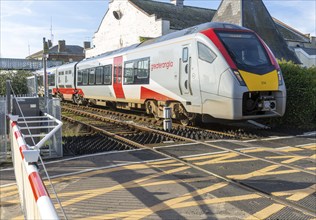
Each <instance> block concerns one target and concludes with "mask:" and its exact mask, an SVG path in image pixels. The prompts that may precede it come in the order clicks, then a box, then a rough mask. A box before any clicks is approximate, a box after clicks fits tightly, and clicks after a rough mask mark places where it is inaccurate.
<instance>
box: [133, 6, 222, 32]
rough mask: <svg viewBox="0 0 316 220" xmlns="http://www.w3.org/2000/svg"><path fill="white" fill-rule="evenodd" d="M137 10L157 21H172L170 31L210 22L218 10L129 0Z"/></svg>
mask: <svg viewBox="0 0 316 220" xmlns="http://www.w3.org/2000/svg"><path fill="white" fill-rule="evenodd" d="M129 2H131V3H132V4H133V5H135V6H136V7H137V8H139V9H141V10H142V11H143V12H145V13H146V14H148V15H153V16H156V18H157V19H163V20H168V21H170V29H173V30H182V29H185V28H188V27H192V26H195V25H198V24H202V23H206V22H210V21H211V20H212V18H213V16H214V14H215V13H216V10H213V9H206V8H198V7H193V6H185V5H184V6H176V5H174V4H172V3H166V2H157V1H151V0H129Z"/></svg>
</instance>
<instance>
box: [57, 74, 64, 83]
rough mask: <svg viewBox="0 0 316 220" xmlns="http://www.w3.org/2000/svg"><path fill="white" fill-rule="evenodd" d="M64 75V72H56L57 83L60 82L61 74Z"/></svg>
mask: <svg viewBox="0 0 316 220" xmlns="http://www.w3.org/2000/svg"><path fill="white" fill-rule="evenodd" d="M62 75H64V72H58V84H60V83H61V76H62Z"/></svg>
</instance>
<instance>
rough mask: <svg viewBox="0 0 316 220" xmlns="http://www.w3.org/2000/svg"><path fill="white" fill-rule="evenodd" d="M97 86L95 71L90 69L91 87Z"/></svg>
mask: <svg viewBox="0 0 316 220" xmlns="http://www.w3.org/2000/svg"><path fill="white" fill-rule="evenodd" d="M94 84H95V69H94V68H91V69H89V85H94Z"/></svg>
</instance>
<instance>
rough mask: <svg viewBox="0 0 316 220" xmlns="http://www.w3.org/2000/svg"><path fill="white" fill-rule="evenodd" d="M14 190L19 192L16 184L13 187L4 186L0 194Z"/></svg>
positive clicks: (0, 189) (0, 188)
mask: <svg viewBox="0 0 316 220" xmlns="http://www.w3.org/2000/svg"><path fill="white" fill-rule="evenodd" d="M12 190H18V188H17V186H16V184H14V185H12V186H3V187H0V192H1V193H2V192H6V191H12Z"/></svg>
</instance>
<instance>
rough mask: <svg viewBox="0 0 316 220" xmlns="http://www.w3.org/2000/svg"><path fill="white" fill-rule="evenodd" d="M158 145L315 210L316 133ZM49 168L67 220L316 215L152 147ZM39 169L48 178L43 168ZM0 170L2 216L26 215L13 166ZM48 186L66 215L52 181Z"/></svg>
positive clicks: (53, 164)
mask: <svg viewBox="0 0 316 220" xmlns="http://www.w3.org/2000/svg"><path fill="white" fill-rule="evenodd" d="M214 147H215V148H214ZM216 147H219V148H216ZM220 147H225V148H228V149H233V150H237V151H239V152H243V153H247V154H250V155H252V156H253V158H249V157H246V156H242V155H239V154H237V153H235V152H231V151H228V150H221V149H220ZM156 150H158V151H163V152H165V153H169V154H172V155H176V156H177V157H179V158H181V159H182V160H186V161H188V162H190V163H193V164H194V165H196V166H199V167H201V168H203V169H206V170H207V171H209V172H212V173H214V174H217V175H222V176H225V177H227V178H231V179H234V180H236V181H238V182H241V183H244V184H248V185H250V186H252V187H253V188H254V189H260V190H263V191H267V192H269V193H270V194H271V195H273V196H275V197H276V198H280V199H284V200H285V201H289V203H290V204H293V205H299V206H304V207H306V208H307V209H310V210H316V206H315V204H316V195H315V190H316V188H315V187H316V178H315V176H316V175H315V174H314V175H313V172H315V171H316V166H315V161H316V158H315V152H316V144H315V136H312V135H311V136H309V135H306V136H288V137H271V138H267V139H265V140H248V141H222V140H219V141H210V142H208V143H207V144H206V145H205V144H199V143H196V144H182V145H170V146H161V147H156ZM258 158H264V159H267V160H268V159H269V160H273V161H276V162H278V163H282V164H284V165H285V166H284V167H283V166H280V165H276V164H269V163H268V162H265V161H262V160H259V159H258ZM287 165H288V167H286V166H287ZM45 166H46V169H47V171H48V173H49V175H50V177H51V179H52V183H53V185H54V188H55V190H56V191H57V194H58V198H59V200H60V201H61V203H62V206H63V209H64V210H65V214H66V215H67V218H68V219H316V217H315V216H316V211H315V215H312V214H313V213H306V212H301V211H299V210H296V209H294V208H293V207H292V206H287V205H286V204H283V203H280V202H276V201H275V200H271V199H270V198H267V197H265V196H263V195H261V194H260V193H256V192H254V191H251V190H248V189H245V188H242V187H239V186H237V185H235V184H232V183H228V182H225V181H224V180H222V179H220V178H217V177H215V176H210V175H208V174H206V173H204V172H201V171H199V170H196V169H193V168H191V167H189V166H187V165H186V164H183V163H180V162H178V161H176V160H173V159H169V158H165V157H163V156H161V155H159V154H157V153H154V152H152V151H149V150H145V149H142V150H130V151H123V152H108V153H99V154H94V155H85V156H80V157H74V158H64V159H60V160H55V161H49V162H47V163H46V165H45ZM295 167H301V169H303V170H306V171H307V172H300V171H299V170H297V169H294V168H295ZM40 170H41V172H42V176H43V178H45V175H44V173H43V167H42V166H40ZM0 175H1V176H0V177H1V178H0V192H1V194H0V204H1V219H23V214H22V212H21V209H20V203H19V197H18V191H17V188H16V185H15V180H14V172H13V169H10V168H7V169H2V170H0ZM45 185H46V186H47V189H48V191H49V192H50V195H51V198H52V200H53V202H54V204H56V205H55V206H56V209H57V211H58V213H59V216H60V217H61V219H63V214H62V212H61V209H60V207H59V206H58V204H57V201H56V197H55V195H54V194H53V192H52V189H51V187H50V185H49V183H48V181H47V180H45Z"/></svg>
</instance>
